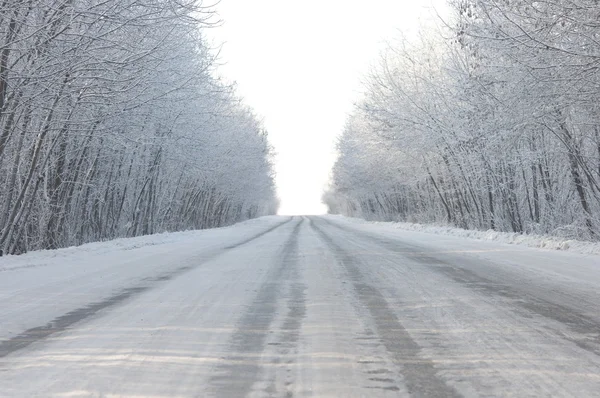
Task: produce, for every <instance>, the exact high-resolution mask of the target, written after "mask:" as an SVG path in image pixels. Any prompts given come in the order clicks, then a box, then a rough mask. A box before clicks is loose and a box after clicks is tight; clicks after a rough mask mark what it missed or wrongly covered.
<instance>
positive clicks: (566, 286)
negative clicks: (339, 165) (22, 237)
mask: <svg viewBox="0 0 600 398" xmlns="http://www.w3.org/2000/svg"><path fill="white" fill-rule="evenodd" d="M288 220H289V218H283V217H281V218H278V217H270V218H262V219H258V220H254V221H251V222H247V223H242V224H238V225H236V226H232V227H228V228H221V229H216V230H205V231H193V232H192V231H191V232H184V233H178V234H165V235H160V236H159V235H157V236H150V237H143V238H135V239H132V240H119V241H113V242H103V243H98V244H92V245H85V246H82V247H79V248H70V249H64V250H56V251H47V252H36V253H30V254H28V255H26V256H19V257H16V256H15V257H9V258H5V259H0V265H6V264H8V263H10V264H9V265H10V267H12V268H5V271H4V272H3V273H2V274H0V275H1V277H0V319H2V322H1V323H0V372H1V373H0V374H2V377H0V391H2V395H3V396H11V397H13V396H14V397H30V396H56V397H59V396H63V397H64V396H106V397H108V396H139V397H142V396H143V397H151V396H152V397H171V396H214V397H230V396H250V397H264V396H290V395H294V396H345V397H360V396H381V397H393V396H407V395H409V394H410V393H411V392H412V391H414V389H415V388H428V389H429V390H428V392H430V393H431V394H429V396H452V395H450V394H448V393H450V392H452V390H453V389H456V390H457V391H458V392H459V393H460V394H461V395H464V396H497V395H513V396H540V395H546V396H561V397H569V396H573V395H576V396H593V395H594V394H595V393H596V392H597V391H598V390H599V389H600V378H599V377H598V375H599V374H600V359H599V358H600V357H599V356H598V353H600V340H598V339H597V330H598V326H599V325H600V315H599V314H598V310H597V309H598V307H599V306H600V298H599V296H598V293H597V292H598V286H600V266H599V265H600V257H599V256H597V255H592V254H578V253H573V252H569V251H551V250H542V249H535V248H530V247H526V246H523V245H511V244H506V243H502V242H497V241H482V240H475V239H465V238H463V237H460V236H451V235H439V234H432V233H428V232H421V231H408V230H403V229H398V228H396V226H395V225H393V224H376V223H369V222H364V221H360V220H355V219H348V218H344V217H335V216H324V217H311V218H309V219H307V218H299V217H296V218H294V219H292V220H291V221H290V222H286V221H288ZM282 223H284V224H283V225H281V226H280V227H278V228H276V229H274V230H273V231H272V232H269V233H266V234H263V235H260V234H261V232H265V231H268V230H270V229H271V228H273V227H274V226H277V225H280V224H282ZM257 235H260V236H259V237H258V238H257V239H253V240H249V239H250V238H252V237H256V236H257ZM243 242H246V243H244V244H241V245H240V243H243ZM4 260H7V261H4ZM19 263H20V264H19ZM182 267H184V268H185V272H181V273H178V272H177V271H178V270H181V269H182ZM165 275H166V276H168V275H172V277H168V278H165V279H163V278H162V277H163V276H165ZM148 278H150V279H148ZM144 281H145V282H144ZM136 286H148V288H147V289H145V290H140V291H137V292H136V293H135V294H132V295H131V296H130V297H128V298H127V300H123V301H120V302H118V303H117V305H112V304H111V305H109V306H106V307H105V308H102V310H101V311H98V312H97V313H96V312H93V313H91V314H88V315H85V314H84V315H85V316H84V317H82V318H81V319H80V320H77V321H76V322H73V323H71V324H69V325H63V327H62V328H58V331H56V332H53V333H52V334H49V335H47V336H42V337H40V336H34V335H29V336H27V337H28V338H31V339H32V340H34V341H33V343H31V344H28V345H27V346H25V347H24V348H21V349H19V350H18V351H10V352H8V353H7V352H6V350H5V351H4V352H3V349H5V347H6V346H7V344H5V343H6V341H7V339H10V341H9V343H11V342H13V343H14V342H15V340H16V341H17V343H18V341H20V338H21V336H22V335H23V331H25V330H27V329H30V328H32V327H39V326H43V325H45V324H47V323H48V322H51V321H53V320H56V319H57V317H59V318H60V317H63V316H64V315H65V314H66V313H67V312H69V311H72V310H73V309H82V308H83V309H85V308H86V307H89V304H90V303H98V302H103V301H107V298H108V301H110V298H114V297H116V296H117V295H118V293H119V292H121V291H123V290H124V289H125V290H126V289H130V288H132V287H136ZM53 323H54V322H53ZM64 326H66V327H64ZM42 332H43V330H42ZM15 336H16V338H15ZM424 395H427V394H424Z"/></svg>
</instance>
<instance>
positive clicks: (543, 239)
mask: <svg viewBox="0 0 600 398" xmlns="http://www.w3.org/2000/svg"><path fill="white" fill-rule="evenodd" d="M331 217H341V216H331ZM344 218H348V219H352V220H353V222H355V223H371V224H374V225H382V226H387V227H391V228H397V229H401V230H405V231H417V232H425V233H429V234H436V235H447V236H455V237H459V238H468V239H476V240H482V241H492V242H499V243H506V244H511V245H523V246H527V247H533V248H538V249H548V250H561V251H571V252H573V253H580V254H600V242H586V241H580V240H573V239H564V238H560V237H556V236H550V235H533V234H520V233H515V232H498V231H494V230H491V229H490V230H487V231H478V230H473V229H461V228H454V227H449V226H443V225H424V224H414V223H406V222H383V221H366V220H363V219H359V218H350V217H344Z"/></svg>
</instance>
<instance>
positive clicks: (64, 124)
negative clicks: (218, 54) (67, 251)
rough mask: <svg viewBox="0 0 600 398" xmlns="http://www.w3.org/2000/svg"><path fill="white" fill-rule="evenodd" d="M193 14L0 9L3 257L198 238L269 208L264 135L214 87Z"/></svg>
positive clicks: (135, 4)
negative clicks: (194, 231)
mask: <svg viewBox="0 0 600 398" xmlns="http://www.w3.org/2000/svg"><path fill="white" fill-rule="evenodd" d="M211 14H212V13H211V11H210V9H209V8H207V7H206V6H205V5H203V3H202V2H201V1H199V0H184V1H181V0H179V1H172V0H141V1H140V0H103V1H98V0H41V1H38V0H36V1H30V0H7V1H3V2H1V3H0V247H2V248H4V249H5V252H9V253H20V252H23V251H26V250H30V249H39V248H56V247H61V246H66V245H72V244H80V243H84V242H89V241H94V240H101V239H110V238H114V237H123V236H135V235H140V234H147V233H153V232H159V231H174V230H182V229H187V228H206V227H212V226H220V225H225V224H230V223H233V222H236V221H240V220H244V219H247V218H250V217H256V216H260V215H264V214H272V213H273V212H275V210H276V207H277V201H276V198H275V192H274V183H273V169H272V156H273V152H272V149H271V148H270V146H269V144H268V142H267V140H266V132H265V130H264V128H263V127H262V125H261V123H260V121H259V120H258V119H257V117H256V116H255V115H254V114H253V113H252V112H251V111H250V110H249V109H248V108H247V107H246V106H245V105H244V104H242V103H241V101H240V100H239V98H238V97H236V95H235V92H234V90H233V88H232V87H231V86H228V85H226V84H223V83H222V82H221V81H220V80H219V79H217V78H216V77H214V76H215V71H214V68H215V63H214V60H213V57H212V56H211V54H210V52H209V51H208V49H207V46H206V45H205V42H204V40H203V38H202V28H203V27H204V26H205V25H206V24H209V23H210V18H211Z"/></svg>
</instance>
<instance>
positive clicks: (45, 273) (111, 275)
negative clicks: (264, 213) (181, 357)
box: [0, 217, 285, 340]
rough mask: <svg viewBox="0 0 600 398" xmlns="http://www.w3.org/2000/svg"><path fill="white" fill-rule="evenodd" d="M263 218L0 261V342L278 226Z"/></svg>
mask: <svg viewBox="0 0 600 398" xmlns="http://www.w3.org/2000/svg"><path fill="white" fill-rule="evenodd" d="M282 220H285V219H282V218H279V217H262V218H259V219H255V220H249V221H246V222H242V223H239V224H236V225H233V226H230V227H224V228H217V229H210V230H200V231H186V232H176V233H163V234H156V235H148V236H141V237H136V238H127V239H116V240H112V241H107V242H98V243H89V244H85V245H82V246H78V247H70V248H65V249H58V250H40V251H35V252H29V253H26V254H23V255H20V256H4V257H0V303H2V305H1V306H0V319H2V324H1V327H0V340H1V339H6V338H11V337H13V336H16V335H18V334H19V333H21V332H23V331H24V330H27V329H29V328H32V327H38V326H40V325H43V324H45V323H47V322H50V321H51V320H53V319H55V318H56V317H58V316H61V315H64V314H66V313H68V312H69V311H73V310H75V309H78V308H81V307H84V306H86V305H89V304H90V303H93V302H99V301H102V300H103V299H105V298H107V297H110V296H111V295H113V294H114V293H115V292H118V291H120V290H122V289H126V288H130V287H131V286H136V285H138V284H139V283H140V282H141V281H142V280H143V279H144V278H152V277H155V276H157V275H161V274H164V273H166V272H169V270H173V269H176V268H177V267H178V266H180V265H181V264H182V263H184V262H186V261H189V260H190V258H196V257H202V256H210V255H211V254H212V253H214V252H216V251H218V250H222V249H223V248H224V247H226V246H228V245H231V244H235V243H237V242H238V241H242V240H244V239H247V238H249V237H251V236H253V235H256V234H257V233H260V232H262V231H264V230H266V229H268V228H270V227H273V226H275V225H277V224H279V223H281V222H282Z"/></svg>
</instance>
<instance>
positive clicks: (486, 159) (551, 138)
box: [324, 0, 600, 240]
mask: <svg viewBox="0 0 600 398" xmlns="http://www.w3.org/2000/svg"><path fill="white" fill-rule="evenodd" d="M450 6H451V9H452V10H453V16H452V18H451V20H450V22H448V24H447V25H445V26H444V27H443V28H437V29H435V30H432V29H429V30H427V31H423V32H422V35H421V36H420V38H419V39H418V40H412V41H408V40H403V41H400V43H399V44H397V45H393V46H390V48H389V50H388V51H387V52H386V53H385V54H384V55H383V57H382V59H383V61H382V62H381V65H380V67H377V68H376V71H375V72H374V73H372V74H371V76H369V77H368V79H367V85H366V95H365V98H364V100H362V101H361V102H360V103H359V104H357V106H356V109H355V111H354V113H353V115H352V116H351V117H350V118H349V120H348V123H347V126H346V128H345V131H344V132H343V135H342V136H341V138H340V140H339V143H338V151H339V159H338V161H337V163H336V164H335V167H334V171H333V176H332V183H331V187H330V189H329V190H328V191H327V192H326V193H325V195H324V201H325V203H326V204H327V205H328V207H329V210H330V212H332V213H341V214H345V215H351V216H358V217H365V218H369V219H378V220H402V221H410V222H420V223H447V224H451V225H454V226H458V227H463V228H473V229H494V230H499V231H514V232H527V233H547V234H554V235H561V236H566V237H575V238H582V239H593V240H598V239H600V69H599V68H600V22H599V21H600V5H599V3H598V2H596V1H591V0H557V1H553V2H533V1H526V0H511V1H495V0H457V1H453V2H452V3H451V4H450Z"/></svg>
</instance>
